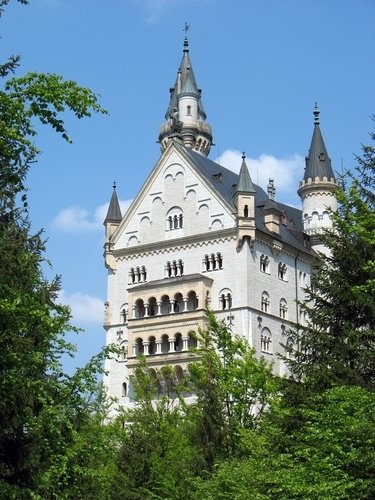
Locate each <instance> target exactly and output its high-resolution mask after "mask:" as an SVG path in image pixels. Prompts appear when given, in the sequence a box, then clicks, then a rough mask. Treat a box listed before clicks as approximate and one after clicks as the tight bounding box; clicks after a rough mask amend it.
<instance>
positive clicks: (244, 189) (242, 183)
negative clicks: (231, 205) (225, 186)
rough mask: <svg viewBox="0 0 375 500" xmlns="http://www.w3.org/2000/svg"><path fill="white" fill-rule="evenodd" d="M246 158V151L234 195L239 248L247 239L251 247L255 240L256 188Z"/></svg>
mask: <svg viewBox="0 0 375 500" xmlns="http://www.w3.org/2000/svg"><path fill="white" fill-rule="evenodd" d="M245 158H246V157H245V153H243V154H242V164H241V169H240V173H239V176H238V184H237V188H236V192H235V195H234V196H235V205H236V206H237V242H238V243H237V249H240V248H241V247H242V245H243V242H244V240H245V239H247V240H248V241H249V244H250V247H251V248H252V247H253V245H254V241H255V189H254V186H253V183H252V180H251V177H250V173H249V169H248V168H247V165H246V161H245Z"/></svg>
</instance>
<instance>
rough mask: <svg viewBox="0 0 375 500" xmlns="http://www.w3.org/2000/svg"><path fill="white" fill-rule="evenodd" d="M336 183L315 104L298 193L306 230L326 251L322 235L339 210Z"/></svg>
mask: <svg viewBox="0 0 375 500" xmlns="http://www.w3.org/2000/svg"><path fill="white" fill-rule="evenodd" d="M336 187H337V182H336V179H335V176H334V173H333V170H332V166H331V159H330V158H329V156H328V153H327V149H326V146H325V144H324V140H323V136H322V133H321V130H320V127H319V110H318V107H317V104H316V103H315V109H314V132H313V136H312V140H311V146H310V150H309V154H308V156H307V157H306V167H305V173H304V176H303V180H302V182H300V187H299V189H298V194H299V196H300V198H301V200H302V214H303V227H304V232H305V233H306V234H308V235H309V236H310V242H311V246H312V247H313V248H314V250H318V251H321V252H324V246H323V245H322V244H321V242H320V238H319V234H322V232H323V231H324V229H330V228H332V218H331V212H332V211H333V212H334V211H336V210H337V200H336V196H335V190H336Z"/></svg>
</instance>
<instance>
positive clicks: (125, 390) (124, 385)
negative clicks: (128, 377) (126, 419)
mask: <svg viewBox="0 0 375 500" xmlns="http://www.w3.org/2000/svg"><path fill="white" fill-rule="evenodd" d="M127 395H128V385H127V383H126V382H123V383H122V386H121V396H122V397H123V398H126V396H127Z"/></svg>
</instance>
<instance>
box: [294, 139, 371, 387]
mask: <svg viewBox="0 0 375 500" xmlns="http://www.w3.org/2000/svg"><path fill="white" fill-rule="evenodd" d="M372 139H375V136H374V134H372ZM374 174H375V148H374V147H373V146H363V156H362V157H358V167H357V169H356V176H351V175H349V174H347V176H346V178H344V179H343V183H342V186H341V188H340V189H338V190H337V198H338V201H339V204H340V206H339V209H338V211H337V213H334V214H332V217H333V221H334V230H333V231H329V232H326V233H325V234H324V235H322V239H323V241H324V243H325V245H326V247H327V248H328V250H329V253H328V255H322V256H321V258H320V260H319V262H317V265H316V269H315V274H314V275H313V277H312V281H311V286H310V287H308V288H307V290H306V292H307V300H306V301H305V302H304V303H303V304H301V308H302V310H303V311H304V312H305V313H306V314H307V318H308V319H307V326H303V325H299V326H298V328H296V329H295V330H294V332H292V333H291V336H292V337H294V344H293V346H289V348H288V346H286V348H287V350H289V352H290V354H292V355H291V356H290V359H286V362H287V363H288V364H289V366H290V368H291V370H292V372H293V374H294V375H295V378H296V379H297V380H301V379H302V378H303V380H304V382H305V384H306V385H313V386H314V387H315V388H320V389H324V388H328V387H331V386H332V385H337V384H356V385H361V386H363V387H369V388H372V389H374V388H375V329H374V325H375V286H374V285H375V236H374V235H375V195H374V191H373V188H374V182H375V180H374V179H375V175H374Z"/></svg>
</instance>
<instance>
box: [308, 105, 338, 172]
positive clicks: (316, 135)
mask: <svg viewBox="0 0 375 500" xmlns="http://www.w3.org/2000/svg"><path fill="white" fill-rule="evenodd" d="M319 114H320V111H319V109H318V105H317V103H315V108H314V132H313V136H312V139H311V146H310V150H309V154H308V156H307V157H306V167H305V173H304V176H303V179H304V180H306V181H307V180H308V179H312V180H315V179H316V178H318V179H320V180H323V179H324V178H326V179H328V180H330V179H334V178H335V176H334V174H333V170H332V166H331V159H330V158H329V156H328V153H327V149H326V146H325V144H324V140H323V136H322V133H321V130H320V127H319Z"/></svg>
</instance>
